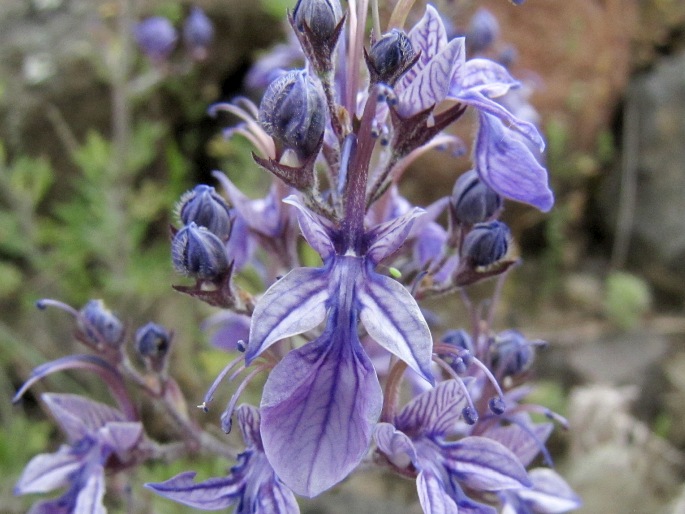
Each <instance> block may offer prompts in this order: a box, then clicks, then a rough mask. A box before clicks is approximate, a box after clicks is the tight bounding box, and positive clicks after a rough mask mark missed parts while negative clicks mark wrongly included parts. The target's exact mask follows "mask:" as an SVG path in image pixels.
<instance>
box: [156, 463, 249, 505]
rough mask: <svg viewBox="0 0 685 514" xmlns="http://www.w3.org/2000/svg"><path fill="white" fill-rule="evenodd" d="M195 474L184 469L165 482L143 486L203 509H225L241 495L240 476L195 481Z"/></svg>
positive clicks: (241, 482)
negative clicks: (183, 471)
mask: <svg viewBox="0 0 685 514" xmlns="http://www.w3.org/2000/svg"><path fill="white" fill-rule="evenodd" d="M195 475H196V473H195V472H194V471H186V472H185V473H181V474H179V475H176V476H175V477H173V478H170V479H169V480H167V481H165V482H160V483H158V484H145V487H147V488H148V489H152V490H153V491H154V492H156V493H157V494H159V495H160V496H164V497H165V498H169V499H170V500H174V501H175V502H178V503H182V504H183V505H188V506H189V507H195V508H196V509H204V510H220V509H226V508H228V507H230V506H231V505H233V504H235V503H236V501H238V500H239V499H240V498H241V496H242V490H243V488H244V486H245V483H244V481H243V480H241V479H240V477H235V476H234V475H229V476H227V477H220V478H210V479H208V480H205V481H204V482H197V483H196V482H194V481H193V478H195Z"/></svg>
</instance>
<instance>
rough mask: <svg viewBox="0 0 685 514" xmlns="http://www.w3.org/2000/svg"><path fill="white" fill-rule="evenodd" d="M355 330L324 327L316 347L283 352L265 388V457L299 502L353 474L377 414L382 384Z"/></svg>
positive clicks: (263, 423)
mask: <svg viewBox="0 0 685 514" xmlns="http://www.w3.org/2000/svg"><path fill="white" fill-rule="evenodd" d="M352 321H354V323H352ZM355 326H356V320H350V324H349V326H347V327H344V326H341V325H335V326H334V325H333V323H329V326H328V327H327V329H326V331H325V332H324V333H323V334H322V335H321V337H319V338H318V339H317V340H315V341H314V342H312V343H309V344H306V345H304V346H303V347H301V348H299V349H297V350H293V351H291V352H290V353H288V354H287V355H286V356H285V358H284V359H283V360H282V361H281V362H280V363H279V364H278V365H277V366H276V367H275V368H274V369H273V370H272V371H271V374H270V375H269V378H268V380H267V382H266V385H265V386H264V392H263V395H262V403H261V413H262V429H261V432H262V441H263V443H264V451H265V452H266V455H267V457H268V459H269V462H270V463H271V465H272V466H273V468H274V471H275V472H276V474H277V475H278V476H279V477H280V479H281V480H282V481H283V482H284V483H285V484H286V485H287V486H288V487H290V488H291V489H292V490H293V491H294V492H295V493H297V494H301V495H303V496H308V497H313V496H316V495H318V494H319V493H321V492H323V491H325V490H326V489H328V488H330V487H332V486H334V485H335V484H337V483H338V482H340V481H341V480H342V479H344V478H345V477H346V476H347V475H348V474H349V473H350V472H352V470H354V468H355V467H356V466H357V465H358V464H359V462H360V461H361V459H362V457H363V456H364V454H365V453H366V452H367V450H368V447H369V442H370V439H371V432H372V429H373V425H374V423H375V422H376V420H377V419H378V416H379V415H380V411H381V406H382V392H381V388H380V384H379V383H378V378H377V377H376V372H375V370H374V369H373V366H372V365H371V362H370V360H369V358H368V357H367V356H366V354H365V353H364V351H363V350H362V347H361V343H360V342H359V339H358V336H357V332H356V328H355Z"/></svg>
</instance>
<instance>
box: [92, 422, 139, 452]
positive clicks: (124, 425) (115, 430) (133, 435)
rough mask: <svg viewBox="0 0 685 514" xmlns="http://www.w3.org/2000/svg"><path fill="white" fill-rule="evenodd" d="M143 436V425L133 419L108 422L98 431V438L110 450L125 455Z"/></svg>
mask: <svg viewBox="0 0 685 514" xmlns="http://www.w3.org/2000/svg"><path fill="white" fill-rule="evenodd" d="M142 436H143V425H142V424H141V423H139V422H133V421H114V422H111V423H107V425H105V426H104V427H102V428H101V429H100V430H99V431H98V439H99V440H100V441H101V442H102V443H103V444H104V445H105V446H106V447H107V448H109V449H110V450H112V451H114V452H116V453H117V454H119V456H121V457H123V456H125V454H126V452H128V451H129V450H131V449H132V448H133V447H134V446H135V445H136V444H137V443H138V442H139V441H140V439H141V437H142Z"/></svg>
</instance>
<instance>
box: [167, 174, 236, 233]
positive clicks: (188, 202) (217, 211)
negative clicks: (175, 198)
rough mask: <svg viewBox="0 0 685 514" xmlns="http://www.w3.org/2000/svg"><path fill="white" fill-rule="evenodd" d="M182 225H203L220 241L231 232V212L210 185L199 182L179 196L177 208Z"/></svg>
mask: <svg viewBox="0 0 685 514" xmlns="http://www.w3.org/2000/svg"><path fill="white" fill-rule="evenodd" d="M178 213H179V217H180V218H181V221H182V222H183V224H184V225H189V224H190V223H195V224H196V225H198V226H201V227H205V228H207V230H209V231H210V232H211V233H212V234H214V235H215V236H217V237H218V238H219V239H221V240H222V241H226V240H227V239H228V236H229V235H230V234H231V214H230V210H229V207H228V205H227V204H226V202H225V201H224V199H223V198H222V197H221V196H220V195H219V194H217V192H216V191H215V190H214V188H213V187H211V186H206V185H204V184H200V185H197V186H195V188H194V189H193V190H192V191H187V192H186V193H184V194H183V196H181V200H180V202H179V208H178Z"/></svg>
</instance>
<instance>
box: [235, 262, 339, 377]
mask: <svg viewBox="0 0 685 514" xmlns="http://www.w3.org/2000/svg"><path fill="white" fill-rule="evenodd" d="M328 280H329V273H328V271H327V270H325V269H320V268H296V269H294V270H292V271H291V272H290V273H288V274H287V275H286V276H284V277H283V278H281V279H280V280H278V281H276V282H275V283H274V284H273V285H272V286H271V287H270V288H269V289H267V291H266V293H264V295H263V296H262V297H261V298H260V299H259V300H258V301H257V305H256V306H255V310H254V313H253V314H252V322H251V324H250V340H249V342H248V345H247V350H246V352H245V362H246V363H247V364H250V362H251V361H252V360H253V359H254V358H255V357H257V356H258V355H259V354H260V353H262V352H263V351H264V350H266V349H267V348H268V347H269V346H271V345H272V344H274V343H275V342H276V341H279V340H281V339H285V338H286V337H290V336H294V335H297V334H301V333H303V332H306V331H307V330H311V329H312V328H314V327H316V326H317V325H318V324H320V323H321V322H322V321H323V320H324V318H325V317H326V300H327V299H328Z"/></svg>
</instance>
